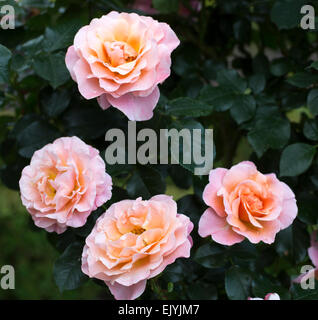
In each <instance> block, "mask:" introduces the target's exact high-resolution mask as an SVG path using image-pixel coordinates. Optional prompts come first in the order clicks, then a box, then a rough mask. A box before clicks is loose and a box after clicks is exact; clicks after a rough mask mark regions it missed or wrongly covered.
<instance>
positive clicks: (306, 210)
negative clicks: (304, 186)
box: [297, 194, 318, 225]
mask: <svg viewBox="0 0 318 320" xmlns="http://www.w3.org/2000/svg"><path fill="white" fill-rule="evenodd" d="M297 205H298V215H297V217H298V218H299V219H300V220H301V221H302V222H304V223H306V224H312V225H315V224H318V198H317V197H316V196H315V195H313V194H301V195H300V196H298V197H297Z"/></svg>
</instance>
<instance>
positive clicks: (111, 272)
mask: <svg viewBox="0 0 318 320" xmlns="http://www.w3.org/2000/svg"><path fill="white" fill-rule="evenodd" d="M192 228H193V224H192V222H191V221H190V220H189V218H188V217H186V216H185V215H183V214H178V213H177V205H176V202H175V201H173V199H172V198H171V197H169V196H166V195H157V196H155V197H152V198H151V199H150V200H148V201H143V200H141V198H138V199H137V200H123V201H121V202H118V203H115V204H113V205H112V206H111V207H110V208H109V209H108V210H107V211H106V212H105V213H104V214H103V215H102V216H101V217H100V218H99V219H98V220H97V222H96V225H95V227H94V228H93V230H92V232H91V234H90V235H89V236H88V237H87V239H86V245H85V247H84V251H83V256H82V271H83V272H84V273H85V274H87V275H88V276H89V277H91V278H92V277H93V278H97V279H100V280H103V281H105V283H106V285H107V286H108V287H109V289H110V291H111V293H112V294H113V295H114V297H115V298H116V299H117V300H132V299H136V298H138V297H139V296H140V295H141V294H142V293H143V292H144V290H145V287H146V282H147V279H150V278H153V277H155V276H156V275H158V274H160V273H161V272H162V271H163V270H164V269H165V267H166V266H167V265H169V264H171V263H173V262H174V261H175V260H176V259H177V258H180V257H185V258H188V257H189V256H190V249H191V246H192V239H191V237H190V232H191V231H192Z"/></svg>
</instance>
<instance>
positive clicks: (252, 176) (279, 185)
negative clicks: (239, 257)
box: [199, 161, 297, 246]
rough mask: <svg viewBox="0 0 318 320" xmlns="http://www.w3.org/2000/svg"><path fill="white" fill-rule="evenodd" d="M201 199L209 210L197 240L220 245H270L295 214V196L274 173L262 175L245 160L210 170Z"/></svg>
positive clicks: (202, 222)
mask: <svg viewBox="0 0 318 320" xmlns="http://www.w3.org/2000/svg"><path fill="white" fill-rule="evenodd" d="M203 200H204V202H205V203H206V204H207V205H208V206H209V207H210V208H209V209H207V210H206V211H205V212H204V213H203V215H202V217H201V219H200V222H199V234H200V236H201V237H206V236H211V237H212V239H213V240H214V241H216V242H218V243H221V244H224V245H229V246H230V245H233V244H235V243H238V242H241V241H243V240H244V238H247V239H248V240H249V241H250V242H252V243H258V242H260V241H263V242H265V243H269V244H270V243H273V242H274V241H275V235H276V233H277V232H279V231H280V230H282V229H285V228H287V227H288V226H289V225H291V224H292V222H293V220H294V219H295V217H296V215H297V205H296V199H295V195H294V193H293V192H292V190H291V189H290V188H289V187H288V186H287V185H286V184H285V183H283V182H281V181H279V180H278V179H277V177H276V175H275V174H273V173H272V174H262V173H260V172H259V171H257V168H256V166H255V165H254V164H253V163H252V162H249V161H244V162H241V163H239V164H237V165H235V166H233V167H232V168H231V169H229V170H228V169H223V168H218V169H214V170H211V172H210V176H209V183H208V185H207V186H206V187H205V189H204V192H203Z"/></svg>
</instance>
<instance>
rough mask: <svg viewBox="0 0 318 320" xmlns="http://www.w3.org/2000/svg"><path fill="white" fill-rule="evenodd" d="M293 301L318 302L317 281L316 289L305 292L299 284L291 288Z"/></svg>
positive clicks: (316, 282) (317, 282) (316, 283)
mask: <svg viewBox="0 0 318 320" xmlns="http://www.w3.org/2000/svg"><path fill="white" fill-rule="evenodd" d="M291 294H292V297H293V300H318V281H317V280H316V281H315V289H307V290H304V289H303V288H302V287H301V286H300V285H299V284H296V283H294V284H293V285H292V287H291Z"/></svg>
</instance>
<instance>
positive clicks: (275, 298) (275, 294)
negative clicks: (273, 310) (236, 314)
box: [247, 293, 280, 300]
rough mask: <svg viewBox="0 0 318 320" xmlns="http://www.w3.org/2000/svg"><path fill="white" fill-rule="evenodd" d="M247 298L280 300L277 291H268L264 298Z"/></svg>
mask: <svg viewBox="0 0 318 320" xmlns="http://www.w3.org/2000/svg"><path fill="white" fill-rule="evenodd" d="M247 300H280V296H279V295H278V294H277V293H268V294H267V295H266V296H265V299H262V298H248V299H247Z"/></svg>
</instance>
